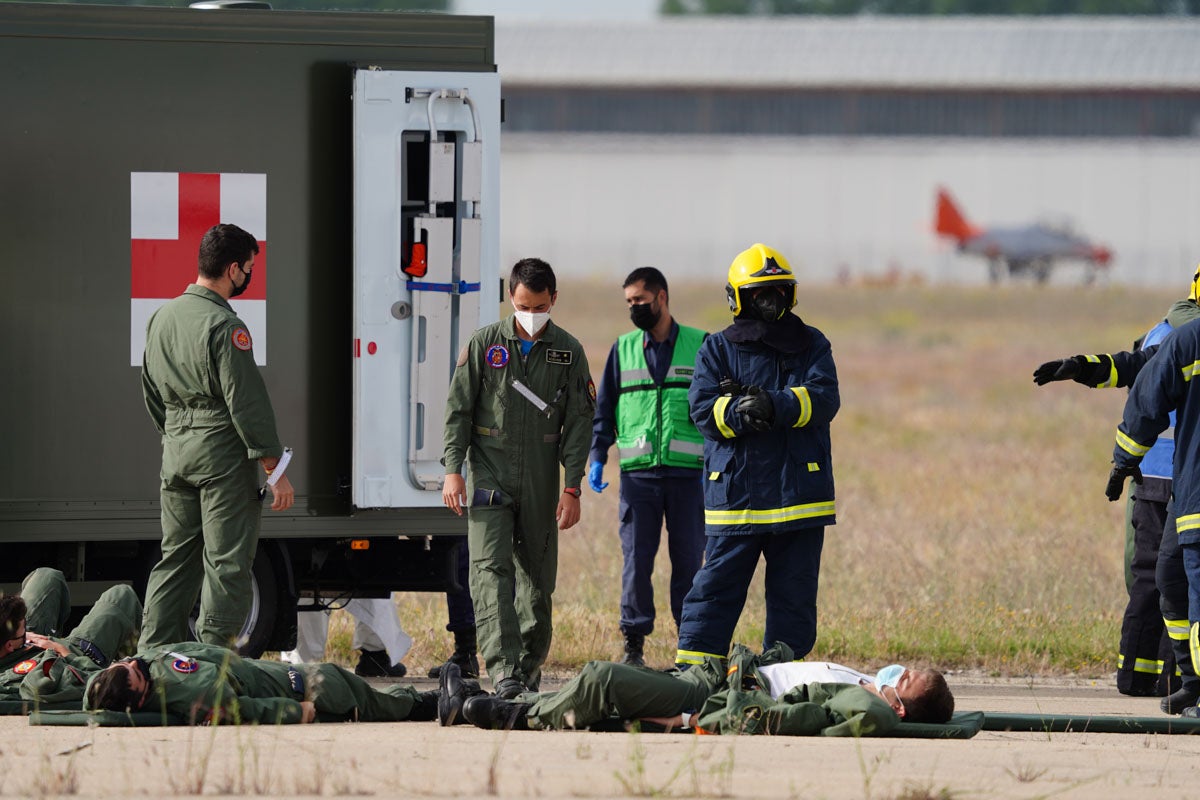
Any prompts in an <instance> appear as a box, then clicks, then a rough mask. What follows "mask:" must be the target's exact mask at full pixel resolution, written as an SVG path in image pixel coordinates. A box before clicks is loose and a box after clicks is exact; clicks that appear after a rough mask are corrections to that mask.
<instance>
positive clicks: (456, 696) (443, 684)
mask: <svg viewBox="0 0 1200 800" xmlns="http://www.w3.org/2000/svg"><path fill="white" fill-rule="evenodd" d="M483 693H484V692H483V689H481V688H480V687H479V681H472V680H466V679H464V678H463V677H462V672H461V671H460V670H459V668H458V665H457V664H455V663H453V662H447V663H446V665H445V667H444V668H443V669H442V674H441V677H440V678H438V691H437V692H435V694H436V695H437V698H438V699H437V721H438V725H441V726H442V727H443V728H444V727H446V726H448V725H463V724H466V722H467V719H466V717H464V716H463V713H462V708H463V704H464V703H465V702H466V701H467V699H468V698H471V697H474V696H475V695H477V694H483Z"/></svg>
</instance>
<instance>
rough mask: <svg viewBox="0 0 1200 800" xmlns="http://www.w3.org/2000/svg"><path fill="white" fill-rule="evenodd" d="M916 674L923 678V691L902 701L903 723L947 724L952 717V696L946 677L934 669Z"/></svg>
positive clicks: (923, 670)
mask: <svg viewBox="0 0 1200 800" xmlns="http://www.w3.org/2000/svg"><path fill="white" fill-rule="evenodd" d="M918 672H919V673H920V674H921V675H924V676H925V691H923V692H921V693H920V694H918V695H916V696H915V697H910V698H908V699H907V700H905V701H904V721H905V722H935V723H938V724H944V723H947V722H949V721H950V718H951V717H952V716H954V695H953V694H952V693H951V692H950V687H949V686H948V685H947V684H946V676H945V675H943V674H942V673H940V672H938V671H937V670H935V669H922V670H918Z"/></svg>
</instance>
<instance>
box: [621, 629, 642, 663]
mask: <svg viewBox="0 0 1200 800" xmlns="http://www.w3.org/2000/svg"><path fill="white" fill-rule="evenodd" d="M645 644H646V637H645V636H642V635H641V634H640V633H627V634H625V657H624V658H622V659H621V663H622V664H628V665H629V666H631V667H644V666H646V659H645V657H644V656H643V655H642V648H643V647H644V646H645Z"/></svg>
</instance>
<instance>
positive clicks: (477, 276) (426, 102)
mask: <svg viewBox="0 0 1200 800" xmlns="http://www.w3.org/2000/svg"><path fill="white" fill-rule="evenodd" d="M499 165H500V79H499V76H498V75H496V74H495V73H476V72H464V73H457V72H456V73H447V72H400V71H394V70H385V69H376V68H372V67H361V68H359V69H357V70H356V71H355V75H354V331H353V362H354V369H353V373H354V381H353V384H354V385H353V392H354V420H353V424H354V446H353V475H352V478H351V483H352V501H353V503H354V505H355V507H357V508H402V507H410V506H429V505H437V504H440V503H441V485H442V481H443V478H444V476H445V469H444V468H443V467H442V465H441V462H440V459H441V456H442V422H443V417H444V414H445V409H446V397H447V393H448V390H449V385H450V375H451V372H452V371H453V369H454V361H455V358H456V356H457V354H458V351H459V349H460V348H462V347H463V346H464V345H465V344H466V343H467V339H468V338H469V337H470V334H471V332H472V331H474V330H475V329H476V328H478V327H479V326H480V325H483V324H487V323H490V322H494V321H495V320H496V319H497V318H498V314H499V303H500V287H499V263H498V262H499V249H500V240H499V226H498V223H499V216H498V210H499V198H500V169H499Z"/></svg>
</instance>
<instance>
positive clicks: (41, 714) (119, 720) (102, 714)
mask: <svg viewBox="0 0 1200 800" xmlns="http://www.w3.org/2000/svg"><path fill="white" fill-rule="evenodd" d="M29 724H30V725H95V726H97V727H100V728H161V727H165V726H168V725H186V724H187V720H185V719H184V718H183V717H181V716H179V715H177V714H163V713H161V712H158V711H82V710H80V709H79V708H78V707H76V708H73V709H70V710H39V711H34V712H33V713H32V714H30V715H29Z"/></svg>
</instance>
